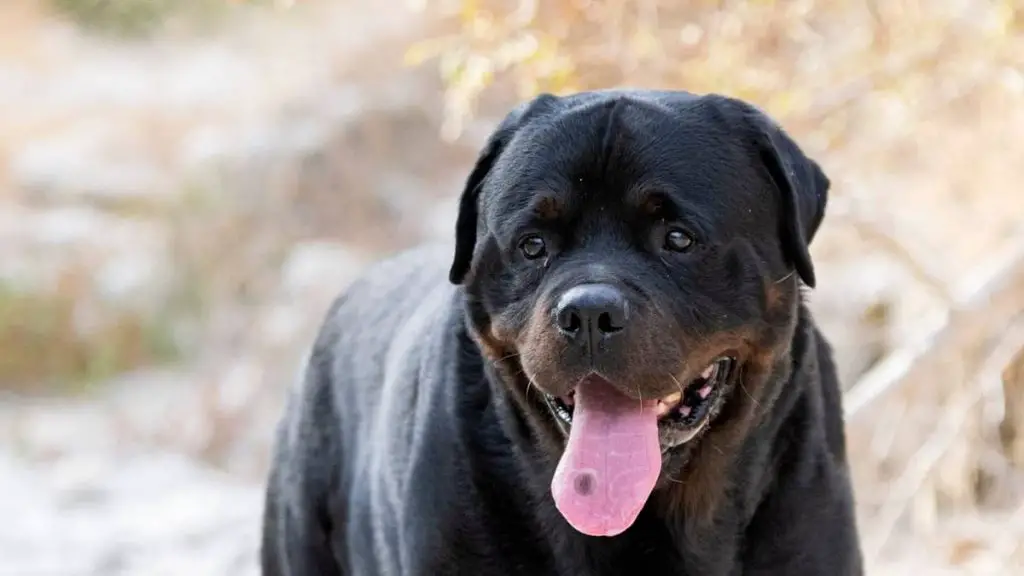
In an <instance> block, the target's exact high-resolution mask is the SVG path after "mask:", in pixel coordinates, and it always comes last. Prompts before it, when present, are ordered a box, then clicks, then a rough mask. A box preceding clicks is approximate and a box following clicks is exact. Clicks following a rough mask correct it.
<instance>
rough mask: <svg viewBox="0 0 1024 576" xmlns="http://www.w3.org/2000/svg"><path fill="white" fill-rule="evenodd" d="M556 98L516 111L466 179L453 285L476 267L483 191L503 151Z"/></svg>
mask: <svg viewBox="0 0 1024 576" xmlns="http://www.w3.org/2000/svg"><path fill="white" fill-rule="evenodd" d="M556 100H557V98H555V97H554V96H551V95H549V94H542V95H540V96H537V97H536V98H534V99H533V100H532V101H530V102H525V103H523V104H520V105H519V106H517V107H516V108H514V109H513V110H512V111H511V112H509V113H508V115H507V116H505V119H504V120H502V121H501V124H499V125H498V127H497V128H495V129H494V132H493V133H492V134H491V135H490V137H488V139H487V143H486V144H484V147H483V149H482V150H481V151H480V155H479V156H478V157H477V160H476V164H475V165H474V166H473V169H472V170H471V171H470V173H469V177H468V178H467V179H466V184H465V186H464V187H463V189H462V196H461V197H460V198H459V214H458V217H457V218H456V220H455V256H454V258H453V259H452V265H451V268H450V269H449V271H448V280H449V281H450V282H451V283H452V284H461V283H462V281H463V280H464V279H465V277H466V274H467V273H469V269H470V266H472V264H473V252H474V251H475V250H476V239H477V238H476V237H477V222H478V220H479V216H480V214H479V212H480V189H481V188H482V187H483V184H484V181H485V180H486V179H487V175H488V174H489V173H490V172H491V168H493V167H494V163H495V162H496V161H497V160H498V157H499V156H501V153H502V151H503V150H504V149H505V147H506V146H507V145H508V143H509V141H511V140H512V137H513V136H514V135H515V133H516V131H517V130H519V128H520V127H521V126H523V124H525V122H526V120H527V119H528V118H529V117H530V116H532V115H534V114H535V113H536V112H537V111H538V110H539V109H541V108H542V107H545V106H544V105H546V104H550V103H552V102H554V101H556Z"/></svg>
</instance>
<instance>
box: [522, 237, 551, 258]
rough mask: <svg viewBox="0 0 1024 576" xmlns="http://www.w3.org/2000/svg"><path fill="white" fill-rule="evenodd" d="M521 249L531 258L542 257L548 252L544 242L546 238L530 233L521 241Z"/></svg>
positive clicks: (524, 254)
mask: <svg viewBox="0 0 1024 576" xmlns="http://www.w3.org/2000/svg"><path fill="white" fill-rule="evenodd" d="M519 250H520V251H521V252H522V253H523V256H526V257H527V258H529V259H530V260H534V259H537V258H540V257H541V256H544V255H545V254H547V251H548V249H547V246H546V245H545V244H544V239H543V238H541V237H540V236H538V235H536V234H529V235H527V236H524V237H523V239H522V240H520V241H519Z"/></svg>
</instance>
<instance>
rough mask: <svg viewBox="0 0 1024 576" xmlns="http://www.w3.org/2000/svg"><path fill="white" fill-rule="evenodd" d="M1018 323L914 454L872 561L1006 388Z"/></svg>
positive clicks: (1019, 341) (1019, 337) (885, 512)
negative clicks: (979, 413)
mask: <svg viewBox="0 0 1024 576" xmlns="http://www.w3.org/2000/svg"><path fill="white" fill-rule="evenodd" d="M1016 320H1017V321H1016V324H1015V325H1014V326H1013V328H1014V329H1013V330H1012V331H1009V332H1008V333H1007V335H1006V336H1004V337H1003V338H1002V340H1000V342H999V343H998V344H997V345H996V346H995V347H994V349H993V350H992V351H991V353H989V354H988V355H987V357H986V358H985V361H984V362H983V364H982V368H981V370H980V371H979V373H978V378H977V385H976V386H973V387H972V388H971V389H968V390H961V391H960V392H959V393H957V395H956V397H954V398H952V399H950V401H949V402H948V403H947V407H946V410H945V412H944V413H943V417H942V419H941V420H940V421H939V423H938V424H937V425H936V426H935V432H934V433H933V434H932V435H931V436H930V437H929V438H928V440H927V441H926V442H925V443H924V445H923V446H922V447H921V449H920V450H918V451H917V452H915V453H914V455H913V456H912V457H911V459H910V461H909V462H908V463H907V466H906V468H905V469H904V471H903V474H901V475H900V477H899V478H898V479H897V480H896V482H895V483H894V484H893V485H892V487H891V488H890V491H889V496H888V497H887V498H886V501H885V504H883V505H882V510H881V512H880V513H879V518H878V520H877V523H876V524H875V527H876V530H877V531H873V532H872V535H873V536H874V538H873V539H872V540H871V541H869V542H868V544H869V546H866V548H867V551H868V552H867V556H868V558H871V559H873V560H877V558H878V556H879V554H880V553H881V552H882V550H883V549H884V548H885V546H886V544H888V543H889V540H890V538H891V537H892V533H893V531H894V530H895V528H896V524H897V523H898V522H899V520H900V518H902V517H903V515H904V514H905V513H906V511H907V508H908V507H909V505H910V502H911V501H913V499H914V497H915V496H916V495H917V494H918V493H919V492H920V491H921V488H922V486H924V483H925V482H927V480H928V478H929V477H930V476H931V474H932V471H933V470H934V469H935V467H936V466H937V465H938V464H939V462H940V461H941V459H942V457H943V456H944V455H945V454H946V453H947V452H948V451H949V449H950V448H951V447H952V446H953V443H954V442H955V441H956V439H957V438H958V437H959V436H960V430H961V429H962V428H963V426H964V424H965V423H966V422H967V417H968V415H970V414H971V413H972V412H973V410H974V408H975V406H976V405H977V404H978V403H979V402H980V401H981V400H982V399H983V398H984V397H985V396H987V395H988V394H989V393H991V392H992V391H993V390H996V389H998V388H999V387H1000V386H1002V377H1001V375H1002V371H1003V367H1004V366H1005V365H1006V363H1007V362H1009V361H1010V359H1011V358H1012V357H1013V355H1014V354H1016V353H1017V351H1018V350H1020V349H1021V347H1022V346H1024V321H1022V320H1021V318H1020V316H1019V315H1018V317H1017V319H1016Z"/></svg>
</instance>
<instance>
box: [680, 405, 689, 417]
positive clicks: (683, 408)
mask: <svg viewBox="0 0 1024 576" xmlns="http://www.w3.org/2000/svg"><path fill="white" fill-rule="evenodd" d="M690 410H691V408H690V407H689V406H687V405H686V404H683V405H682V406H680V407H679V415H680V416H689V415H690Z"/></svg>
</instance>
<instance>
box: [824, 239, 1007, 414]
mask: <svg viewBox="0 0 1024 576" xmlns="http://www.w3.org/2000/svg"><path fill="white" fill-rule="evenodd" d="M953 294H954V295H955V297H954V302H955V303H956V304H954V306H953V307H952V309H951V310H950V311H949V313H948V314H943V313H941V312H937V313H936V314H935V315H934V316H933V317H932V318H929V319H925V323H926V325H927V326H928V328H926V333H925V334H923V335H922V337H921V338H919V339H917V340H916V341H915V342H914V343H912V344H910V345H908V346H906V347H904V348H901V349H897V350H895V351H894V352H892V353H891V354H890V355H889V356H887V357H886V358H885V359H884V360H882V361H881V362H879V363H878V364H877V365H876V366H875V367H874V368H872V369H871V370H870V371H868V373H867V374H865V375H864V376H863V377H862V378H861V379H860V380H859V381H858V382H857V383H856V384H854V385H853V386H852V387H851V388H850V390H849V391H847V393H846V394H845V396H844V410H845V413H846V418H847V420H853V419H855V418H856V417H857V416H858V414H861V413H863V412H864V408H865V407H867V406H869V405H871V404H873V403H874V402H876V401H878V400H879V399H880V398H882V397H884V396H886V395H888V394H891V393H892V392H893V391H894V390H897V389H899V388H901V387H903V386H904V385H905V384H906V383H907V382H910V381H917V382H920V381H924V380H925V379H927V378H932V379H935V380H937V381H941V380H943V379H944V377H943V374H942V369H941V366H942V365H943V360H945V359H948V358H950V357H955V356H962V355H963V354H964V351H965V350H972V349H976V348H977V347H978V346H979V343H983V342H984V341H985V340H986V337H990V336H992V335H998V334H1002V333H1003V332H1005V330H1006V328H1007V326H1008V324H1009V322H1011V321H1012V319H1013V317H1014V316H1016V314H1017V313H1018V312H1020V311H1022V310H1024V235H1018V236H1017V237H1016V238H1015V241H1013V242H1011V243H1010V244H1009V245H1008V246H1007V247H1006V248H1005V249H1004V250H1003V251H1001V252H1000V253H999V254H998V256H997V257H996V258H993V260H992V261H991V262H990V263H989V264H988V265H986V266H984V267H983V268H982V269H981V270H978V271H977V272H975V273H974V274H971V275H969V276H968V277H967V280H966V281H965V282H963V283H962V284H961V285H960V286H958V288H957V289H956V290H954V291H953ZM943 316H944V317H945V318H944V320H942V319H941V318H942V317H943Z"/></svg>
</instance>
